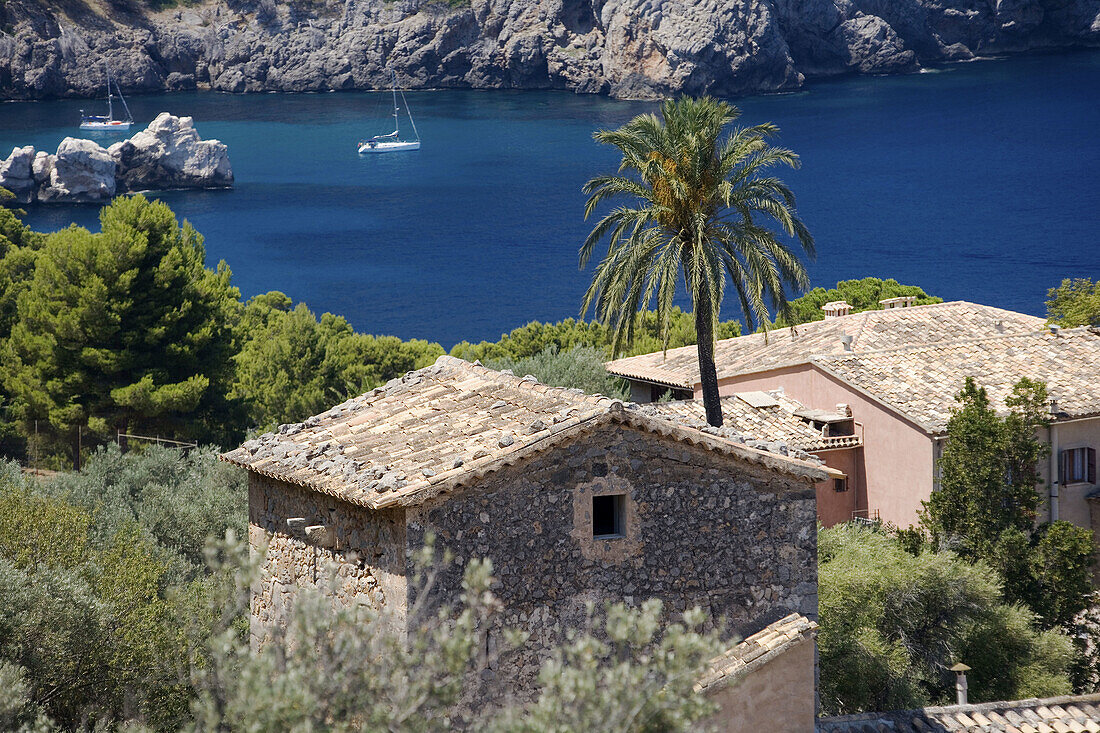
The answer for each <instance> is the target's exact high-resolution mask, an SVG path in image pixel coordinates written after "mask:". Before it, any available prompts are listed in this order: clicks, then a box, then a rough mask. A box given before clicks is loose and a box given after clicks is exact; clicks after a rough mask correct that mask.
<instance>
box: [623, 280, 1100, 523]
mask: <svg viewBox="0 0 1100 733" xmlns="http://www.w3.org/2000/svg"><path fill="white" fill-rule="evenodd" d="M829 305H831V306H832V308H831V309H830V310H829V311H827V314H826V319H825V320H823V321H816V322H814V323H807V324H802V325H800V326H797V327H796V328H794V329H783V330H780V331H772V332H771V333H770V334H768V336H767V337H766V338H765V335H764V334H751V335H748V336H742V337H738V338H733V339H726V340H724V341H721V342H719V343H718V344H717V346H716V349H715V360H716V362H717V364H718V377H719V385H720V390H721V393H722V394H723V395H734V394H737V393H742V392H748V391H753V390H757V391H772V392H774V391H777V390H783V394H784V395H786V396H787V397H788V398H790V399H793V400H797V401H798V402H799V403H801V404H802V405H804V406H805V408H806V409H805V410H804V411H796V414H799V415H801V416H803V417H804V418H806V419H807V421H812V422H813V423H814V425H815V426H822V427H823V428H825V429H827V431H828V434H829V435H831V436H837V435H844V434H853V435H855V436H858V437H859V438H860V439H861V444H860V445H859V446H858V447H856V448H854V449H853V450H849V451H822V452H818V455H820V457H821V458H822V459H824V461H825V463H826V465H827V466H829V467H832V468H835V469H837V470H839V471H841V472H843V473H844V474H845V475H846V477H847V486H848V487H849V489H850V490H851V494H849V497H850V500H851V501H852V502H853V507H854V508H852V510H851V516H852V517H860V516H862V517H871V518H878V519H881V520H883V521H889V522H893V523H895V524H897V525H899V526H903V527H904V526H908V525H910V524H913V523H915V522H916V521H917V513H918V512H919V510H920V506H921V501H923V500H925V499H927V498H928V496H929V495H930V494H931V492H932V491H933V490H934V489H935V487H936V485H937V479H938V467H937V461H938V459H939V456H940V453H941V451H942V447H943V440H944V438H945V434H944V433H945V430H946V427H947V420H948V418H949V417H950V412H951V409H952V408H953V407H954V406H955V405H956V404H957V403H956V402H955V399H954V396H955V394H956V393H957V392H958V391H959V390H960V389H961V388H962V386H963V383H964V381H965V380H966V378H967V377H973V378H974V379H975V380H976V381H977V383H978V384H979V385H981V386H983V387H985V388H986V389H987V390H988V391H989V393H990V397H991V399H992V401H993V404H994V405H997V406H999V407H1003V405H1004V401H1003V400H1004V397H1005V396H1006V395H1007V394H1008V391H1009V390H1010V389H1011V387H1012V385H1013V384H1015V383H1016V382H1017V381H1018V380H1019V379H1020V378H1021V377H1025V376H1026V377H1030V378H1032V379H1040V380H1043V381H1045V382H1047V385H1048V388H1049V390H1050V394H1051V397H1052V398H1053V399H1054V404H1053V405H1052V410H1051V417H1052V420H1053V425H1052V429H1051V431H1049V433H1048V432H1047V431H1044V433H1045V434H1044V435H1042V436H1041V437H1042V438H1043V439H1044V440H1046V441H1048V442H1049V443H1050V445H1051V449H1052V455H1053V456H1054V461H1053V462H1051V463H1048V464H1047V465H1044V466H1043V467H1042V468H1043V472H1044V475H1046V476H1048V483H1049V485H1048V486H1047V487H1045V488H1044V489H1043V490H1044V493H1046V494H1047V497H1046V498H1047V502H1046V504H1045V506H1046V509H1047V517H1052V518H1055V519H1066V520H1069V521H1072V522H1074V523H1075V524H1078V525H1080V526H1083V527H1091V526H1093V521H1092V517H1091V514H1092V512H1093V511H1094V510H1093V508H1092V504H1094V503H1095V501H1094V500H1093V497H1092V494H1093V493H1094V492H1095V491H1096V488H1097V484H1096V472H1095V450H1096V448H1097V446H1098V445H1100V388H1098V385H1100V335H1098V334H1097V333H1096V332H1095V331H1093V330H1090V329H1087V328H1080V329H1056V328H1055V329H1048V328H1047V327H1046V325H1045V322H1044V321H1043V320H1042V319H1040V318H1036V317H1034V316H1028V315H1025V314H1022V313H1014V312H1012V311H1006V310H1002V309H1000V308H993V307H990V306H984V305H978V304H974V303H967V302H963V301H958V302H953V303H940V304H936V305H926V306H910V307H906V305H905V303H904V302H902V303H894V304H886V305H887V306H888V307H884V308H883V309H882V310H875V311H866V312H863V313H856V314H850V313H848V310H847V308H846V307H845V306H847V304H844V303H839V304H838V303H833V304H829ZM607 368H608V371H610V372H611V373H613V374H616V375H619V376H622V377H624V378H626V379H628V380H630V382H631V392H632V394H633V395H634V397H635V399H645V398H647V396H649V395H652V394H653V393H654V392H656V391H659V390H660V389H661V388H662V387H670V388H674V389H676V390H679V391H681V392H682V393H690V394H691V395H693V396H694V397H695V398H698V397H701V394H702V390H701V387H700V385H699V381H698V365H697V364H696V363H695V349H694V347H689V348H688V349H671V350H669V351H668V353H667V355H662V354H659V353H657V354H646V355H643V356H637V357H631V358H627V359H620V360H617V361H613V362H610V363H608V365H607ZM731 426H732V427H737V418H736V416H734V420H732V421H731ZM746 432H748V431H746ZM811 452H815V451H811ZM822 495H823V492H821V491H820V489H819V499H821V497H822ZM830 507H832V508H831V509H830ZM841 508H842V507H841ZM1097 509H1100V507H1097ZM838 512H840V508H838V507H836V506H835V505H831V504H830V503H829V502H828V501H827V500H823V501H821V502H820V504H819V518H820V519H821V520H822V521H823V522H825V523H830V524H831V523H833V522H834V521H835V520H837V519H838V516H839V514H838ZM1097 520H1098V521H1100V514H1098V516H1097Z"/></svg>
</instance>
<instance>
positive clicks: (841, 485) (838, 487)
mask: <svg viewBox="0 0 1100 733" xmlns="http://www.w3.org/2000/svg"><path fill="white" fill-rule="evenodd" d="M847 490H848V479H847V478H835V479H833V491H836V492H841V491H847Z"/></svg>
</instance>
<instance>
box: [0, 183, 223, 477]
mask: <svg viewBox="0 0 1100 733" xmlns="http://www.w3.org/2000/svg"><path fill="white" fill-rule="evenodd" d="M100 224H101V232H100V233H98V234H93V233H91V232H89V231H88V230H86V229H83V228H81V227H77V226H71V227H69V228H68V229H64V230H61V231H59V232H55V233H54V234H51V235H49V237H48V238H47V240H46V242H45V244H44V245H43V247H42V249H41V251H40V252H39V253H38V255H37V257H36V258H35V264H34V270H33V277H32V278H31V279H30V282H29V283H28V284H27V286H26V288H25V289H24V291H23V292H21V293H20V294H19V296H18V299H17V306H16V310H17V319H16V322H15V323H14V325H13V326H12V329H11V334H10V337H9V338H8V340H7V343H6V344H5V345H4V350H3V366H4V386H5V389H6V391H7V392H8V393H9V394H10V395H11V398H12V402H13V404H12V410H11V411H12V413H13V414H14V415H15V416H17V417H18V418H19V419H20V420H21V421H22V424H23V427H24V430H25V431H27V432H29V431H30V430H31V429H32V427H31V424H32V423H33V422H34V421H36V420H37V421H39V429H40V431H43V432H46V433H47V434H48V435H49V436H50V438H51V439H52V440H53V441H54V442H55V444H56V445H57V447H59V448H60V447H61V446H64V445H66V444H67V445H68V446H69V449H70V451H71V454H72V457H73V462H74V465H79V461H80V457H79V451H78V446H79V445H80V444H81V442H82V439H83V438H84V436H87V438H89V439H91V440H95V439H97V438H98V439H103V438H106V437H108V436H111V435H113V434H114V433H115V432H116V431H117V432H134V431H142V432H146V433H155V434H159V435H166V436H167V435H170V436H175V437H190V438H199V439H203V440H211V439H219V438H221V439H226V438H232V437H235V436H232V435H231V434H232V433H233V432H234V427H233V424H232V416H233V412H234V411H233V409H232V405H230V404H228V403H227V401H226V398H225V395H226V394H227V393H228V384H229V381H230V379H231V377H232V361H231V358H232V355H233V353H234V352H235V349H236V344H235V330H234V329H235V323H236V321H237V319H238V318H239V310H240V304H239V292H238V291H237V289H236V288H234V287H232V286H231V285H230V276H231V274H230V272H229V268H228V267H226V265H225V263H224V262H223V263H220V264H219V265H218V267H217V270H209V269H207V268H206V266H205V256H206V252H205V249H204V247H203V244H202V237H201V236H200V235H199V234H198V233H197V232H196V231H195V230H194V229H193V228H191V226H190V225H189V224H187V223H186V222H185V223H184V224H183V226H182V227H181V226H180V225H179V223H178V222H177V221H176V217H175V215H174V214H173V213H172V211H171V210H170V209H169V208H168V207H167V206H166V205H164V204H163V203H160V202H150V201H148V200H146V199H145V198H144V197H142V196H140V195H139V196H134V197H132V198H120V199H116V200H115V201H114V202H113V203H112V204H111V205H110V206H107V207H105V208H104V209H103V210H102V211H101V212H100Z"/></svg>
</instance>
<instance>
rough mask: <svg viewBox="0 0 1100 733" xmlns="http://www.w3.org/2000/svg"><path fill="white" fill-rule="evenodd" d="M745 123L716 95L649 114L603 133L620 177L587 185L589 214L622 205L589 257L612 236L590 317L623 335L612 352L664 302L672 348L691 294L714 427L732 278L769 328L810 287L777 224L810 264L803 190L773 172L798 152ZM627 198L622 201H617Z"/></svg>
mask: <svg viewBox="0 0 1100 733" xmlns="http://www.w3.org/2000/svg"><path fill="white" fill-rule="evenodd" d="M740 115H741V113H740V111H739V110H738V109H737V108H736V107H733V106H732V105H729V104H726V103H725V102H719V101H716V100H714V99H712V98H710V97H703V98H702V99H692V98H689V97H683V98H681V99H679V100H668V101H665V102H664V103H663V104H662V105H661V117H660V118H658V117H657V116H656V115H653V114H645V115H639V116H637V117H635V118H634V119H633V120H631V121H630V122H628V123H626V124H625V125H623V126H622V127H620V128H619V129H618V130H600V131H598V132H597V133H596V134H595V138H596V140H597V141H599V142H601V143H607V144H610V145H614V146H615V147H617V148H618V149H619V151H620V152H621V153H622V162H621V163H620V164H619V170H618V173H617V174H616V175H608V176H598V177H596V178H593V179H592V180H590V181H588V183H586V184H585V185H584V189H583V190H584V193H585V194H586V195H588V202H587V204H586V205H585V210H584V216H585V219H588V217H590V216H591V215H592V213H593V212H594V211H595V210H596V207H597V206H599V205H600V204H601V203H603V202H604V201H607V200H611V199H615V200H616V202H617V206H616V208H614V209H613V210H612V211H611V212H610V213H608V214H607V215H606V216H604V217H603V218H602V219H600V220H599V222H598V223H597V224H596V225H595V227H593V229H592V231H591V233H590V234H589V235H588V238H587V239H585V241H584V244H583V246H582V247H581V252H580V264H581V268H582V269H583V268H584V267H586V266H587V264H588V261H589V259H590V258H591V256H592V250H593V249H594V248H595V246H596V244H597V243H599V242H600V241H601V240H603V239H604V238H605V237H606V238H607V239H608V249H607V256H606V257H604V259H603V260H602V261H601V262H600V264H599V265H598V266H597V267H596V271H595V274H594V276H593V278H592V284H591V285H590V286H589V288H588V291H587V292H586V293H585V296H584V306H583V313H587V312H588V310H589V308H594V310H595V315H596V318H597V319H598V320H600V321H602V322H604V323H606V324H608V325H609V326H610V327H611V328H612V330H613V333H614V340H613V343H612V349H613V350H614V351H615V352H618V351H619V349H620V347H621V346H622V345H623V344H624V343H625V342H627V341H629V340H630V339H631V338H632V337H633V333H634V322H635V314H636V313H637V312H638V310H639V309H640V308H645V307H648V306H649V304H650V302H652V301H653V300H654V299H655V300H656V307H657V314H658V320H659V322H660V324H661V329H662V335H663V337H664V339H665V346H666V347H667V345H668V333H669V320H668V314H669V312H670V311H671V310H672V301H673V296H674V294H675V292H676V284H677V281H678V280H679V279H680V277H681V273H682V276H683V278H684V282H685V284H686V285H687V289H688V292H689V294H690V295H691V302H692V307H693V310H694V315H695V331H696V337H697V344H698V346H697V348H698V353H699V374H700V381H701V382H702V385H703V406H704V408H705V409H706V415H707V422H708V423H710V424H711V425H714V426H716V427H717V426H720V425H721V424H722V407H721V403H720V402H719V398H718V374H717V371H716V370H715V366H714V328H715V324H716V322H717V319H718V315H719V312H720V310H721V306H722V296H723V295H724V293H725V288H726V278H727V276H728V277H729V281H730V282H732V283H733V287H734V289H736V291H737V296H738V299H739V300H740V303H741V311H742V313H743V314H744V316H745V320H746V322H747V326H748V328H749V329H750V330H752V329H754V328H755V326H754V321H755V322H756V323H759V324H761V325H762V326H763V327H765V328H766V327H767V324H768V322H769V317H768V305H769V304H770V305H772V306H773V307H774V308H775V310H776V311H777V312H778V313H782V314H785V313H786V312H787V310H788V304H787V297H786V292H785V289H786V288H787V287H792V288H796V289H799V290H805V289H806V288H807V287H808V286H809V278H808V276H807V275H806V269H805V267H804V266H803V264H802V261H801V260H800V259H799V254H798V252H797V251H796V248H795V247H792V246H791V245H790V244H788V243H786V242H785V241H781V240H780V239H779V238H777V235H776V234H775V233H774V232H773V231H772V229H771V228H769V225H772V226H773V225H776V224H777V225H778V227H779V228H780V229H781V230H782V231H783V233H784V234H786V235H787V237H789V238H793V239H794V240H797V243H798V246H800V247H801V249H802V250H803V251H804V252H805V253H806V254H807V255H808V256H810V257H813V255H814V244H813V237H812V236H810V233H809V231H808V230H807V229H806V227H805V226H804V225H803V224H802V221H801V220H800V219H799V218H798V214H797V211H796V209H795V202H794V194H792V193H791V191H790V189H789V188H787V186H786V185H784V184H783V182H782V181H780V180H779V179H778V178H775V177H774V176H772V175H770V174H769V172H768V169H770V168H772V167H773V166H776V165H786V166H790V167H791V168H797V167H798V164H799V162H798V156H797V155H795V154H794V153H792V152H791V151H790V150H787V149H785V148H779V147H774V146H772V145H770V144H769V143H768V138H770V137H771V136H773V135H775V134H776V133H777V132H778V131H779V129H778V128H777V127H776V126H775V125H773V124H771V123H765V124H762V125H754V126H752V127H742V128H736V129H733V130H731V131H729V132H728V134H726V136H725V139H720V138H722V136H723V133H726V131H727V128H728V126H729V125H730V123H732V122H733V121H734V120H736V119H737V118H738V117H739V116H740ZM623 198H625V199H627V201H626V202H622V203H620V202H618V200H619V199H623Z"/></svg>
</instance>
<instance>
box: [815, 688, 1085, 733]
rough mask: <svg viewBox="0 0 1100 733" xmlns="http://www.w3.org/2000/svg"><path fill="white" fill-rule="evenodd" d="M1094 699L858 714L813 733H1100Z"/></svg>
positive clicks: (829, 720) (822, 724) (821, 723)
mask: <svg viewBox="0 0 1100 733" xmlns="http://www.w3.org/2000/svg"><path fill="white" fill-rule="evenodd" d="M1097 702H1100V694H1092V695H1083V696H1080V697H1057V698H1050V699H1046V700H1035V699H1031V700H1017V701H1013V702H987V703H978V704H973V705H947V706H944V707H928V708H921V709H919V710H899V711H896V712H888V713H859V714H856V715H840V716H834V717H825V718H819V719H818V721H817V731H818V733H861V732H862V731H866V730H878V729H880V728H881V729H882V730H889V731H893V733H913V732H914V731H952V732H954V731H959V732H960V733H1066V732H1067V731H1074V732H1075V733H1076V732H1077V731H1100V711H1098V710H1097V709H1096V708H1094V707H1092V704H1093V703H1097Z"/></svg>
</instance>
